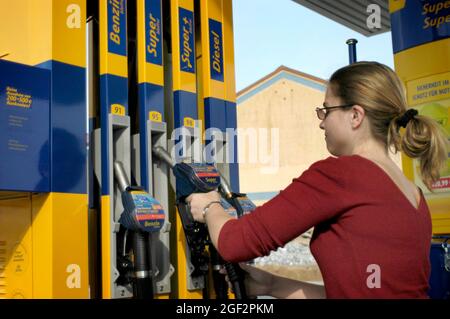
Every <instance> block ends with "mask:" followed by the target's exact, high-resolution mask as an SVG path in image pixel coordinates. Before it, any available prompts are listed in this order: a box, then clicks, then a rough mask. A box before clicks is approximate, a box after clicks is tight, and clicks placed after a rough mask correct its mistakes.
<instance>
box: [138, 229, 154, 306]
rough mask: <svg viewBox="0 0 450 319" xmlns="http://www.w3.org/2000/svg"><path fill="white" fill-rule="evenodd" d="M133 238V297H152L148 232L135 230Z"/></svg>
mask: <svg viewBox="0 0 450 319" xmlns="http://www.w3.org/2000/svg"><path fill="white" fill-rule="evenodd" d="M133 235H134V238H133V252H134V276H135V278H134V279H135V284H134V285H133V286H134V287H133V290H134V298H135V299H153V281H152V273H151V268H150V265H151V263H150V251H149V248H148V247H150V245H149V243H148V234H146V233H144V232H141V231H136V232H134V234H133Z"/></svg>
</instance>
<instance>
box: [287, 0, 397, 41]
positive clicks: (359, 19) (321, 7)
mask: <svg viewBox="0 0 450 319" xmlns="http://www.w3.org/2000/svg"><path fill="white" fill-rule="evenodd" d="M293 1H295V2H297V3H299V4H301V5H303V6H305V7H307V8H308V9H311V10H313V11H315V12H317V13H319V14H321V15H323V16H325V17H327V18H330V19H332V20H333V21H336V22H338V23H340V24H342V25H345V26H346V27H348V28H350V29H352V30H354V31H356V32H359V33H361V34H363V35H365V36H372V35H377V34H380V33H384V32H387V31H389V30H390V29H391V23H390V17H389V4H388V0H350V1H349V0H293ZM370 4H376V5H378V6H379V7H380V9H381V28H379V29H378V28H373V29H370V28H369V27H368V26H367V18H368V17H369V16H370V15H371V14H372V13H373V11H371V10H369V11H368V6H369V5H370Z"/></svg>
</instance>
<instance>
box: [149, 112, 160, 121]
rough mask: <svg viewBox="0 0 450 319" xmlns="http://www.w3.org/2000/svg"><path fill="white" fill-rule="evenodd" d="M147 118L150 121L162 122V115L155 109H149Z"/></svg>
mask: <svg viewBox="0 0 450 319" xmlns="http://www.w3.org/2000/svg"><path fill="white" fill-rule="evenodd" d="M148 119H149V120H150V121H152V122H162V115H161V113H159V112H157V111H151V112H150V113H149V114H148Z"/></svg>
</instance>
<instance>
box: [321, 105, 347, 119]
mask: <svg viewBox="0 0 450 319" xmlns="http://www.w3.org/2000/svg"><path fill="white" fill-rule="evenodd" d="M353 105H354V104H344V105H337V106H325V105H324V106H323V107H318V108H316V113H317V117H318V118H319V120H321V121H323V120H324V119H325V118H326V117H327V116H328V113H330V110H333V109H343V108H347V107H352V106H353Z"/></svg>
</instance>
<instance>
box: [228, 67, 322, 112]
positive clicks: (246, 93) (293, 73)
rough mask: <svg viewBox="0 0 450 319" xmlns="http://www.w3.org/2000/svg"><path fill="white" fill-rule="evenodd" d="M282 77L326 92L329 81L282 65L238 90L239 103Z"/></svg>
mask: <svg viewBox="0 0 450 319" xmlns="http://www.w3.org/2000/svg"><path fill="white" fill-rule="evenodd" d="M280 79H287V80H291V81H294V82H297V83H300V84H302V85H305V86H307V87H310V88H312V89H316V90H319V91H322V92H325V87H326V83H327V81H325V80H324V79H321V78H318V77H316V76H313V75H311V74H308V73H304V72H300V71H298V70H295V69H291V68H288V67H286V66H284V65H281V66H279V67H278V68H277V69H276V70H275V71H273V72H271V73H269V74H268V75H266V76H264V77H263V78H261V79H259V80H258V81H256V82H255V83H253V84H250V85H249V86H247V87H246V88H244V89H242V90H240V91H239V92H237V94H236V97H237V103H238V104H239V103H242V102H244V101H245V100H247V99H248V98H250V97H252V96H253V95H255V94H257V93H258V92H260V91H261V90H264V89H266V88H267V87H269V86H271V85H272V84H274V83H275V82H277V81H278V80H280Z"/></svg>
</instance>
